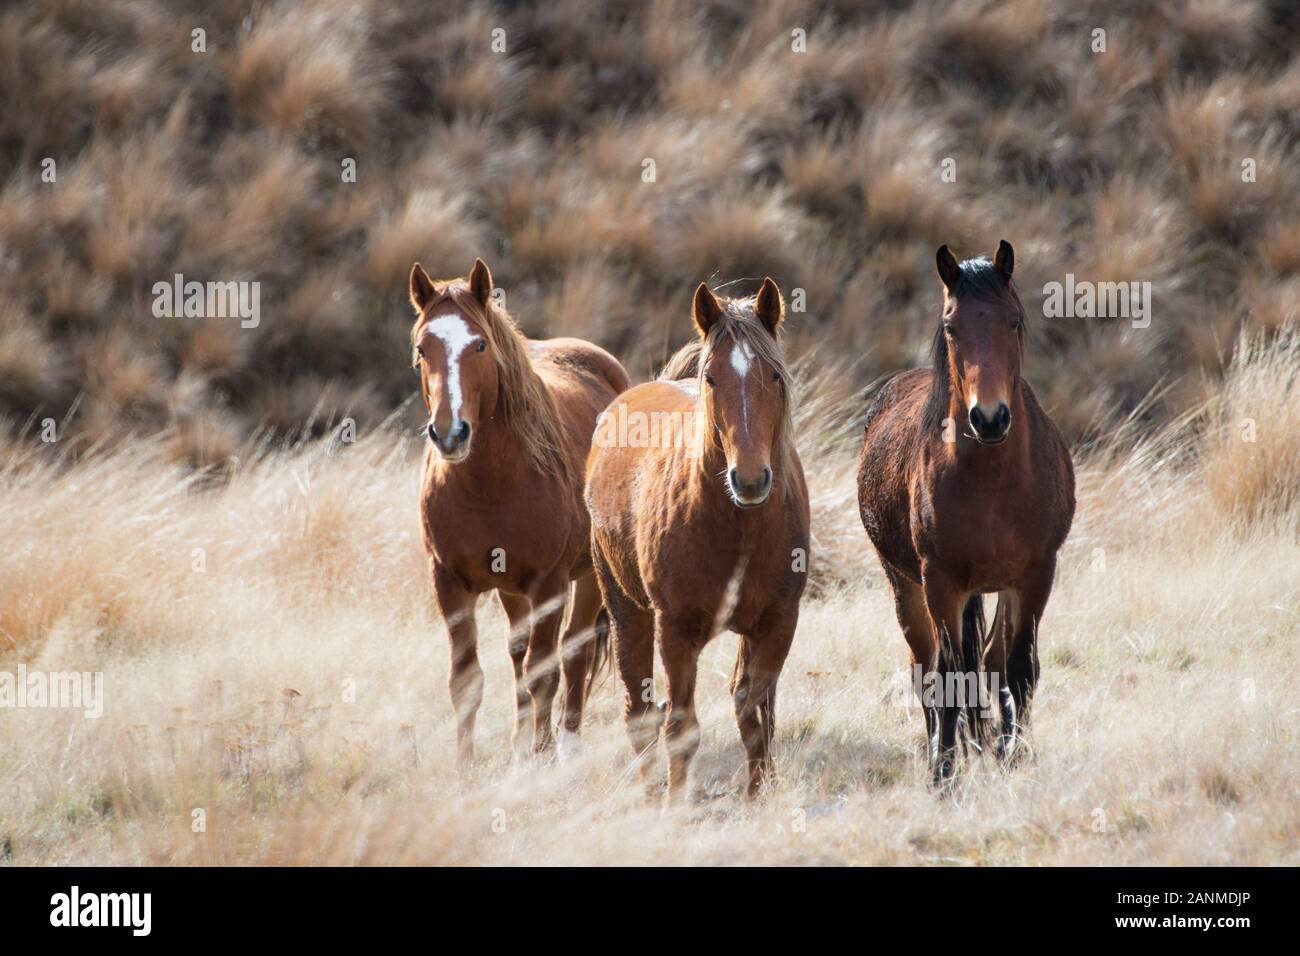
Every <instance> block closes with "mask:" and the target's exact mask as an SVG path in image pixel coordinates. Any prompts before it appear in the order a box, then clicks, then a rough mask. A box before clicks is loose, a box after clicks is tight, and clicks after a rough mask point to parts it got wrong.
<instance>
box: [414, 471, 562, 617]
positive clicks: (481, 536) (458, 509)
mask: <svg viewBox="0 0 1300 956" xmlns="http://www.w3.org/2000/svg"><path fill="white" fill-rule="evenodd" d="M572 511H573V509H572V508H566V507H564V506H563V503H562V502H561V501H560V500H559V499H558V498H557V497H556V496H554V495H548V494H544V493H535V494H533V495H531V496H529V495H520V496H511V497H510V498H509V499H506V500H503V501H501V502H491V503H488V502H478V501H475V502H471V501H465V500H456V498H455V496H452V495H441V496H440V495H439V494H438V493H437V492H436V491H435V492H433V493H431V494H429V495H427V496H426V499H425V544H426V547H427V548H428V550H429V553H430V555H431V556H432V557H433V559H434V560H435V561H436V562H437V563H438V564H440V565H442V566H443V567H446V568H448V569H449V570H451V571H452V572H453V573H455V574H456V575H457V576H458V577H459V578H461V579H462V580H464V581H466V582H468V583H469V584H470V585H471V586H472V587H473V588H474V589H475V590H480V591H481V590H490V589H492V588H498V587H505V588H506V589H507V590H510V591H519V592H522V591H527V590H529V589H530V588H531V587H532V586H533V585H534V584H536V583H538V581H539V579H540V578H542V577H545V576H548V575H549V574H551V573H553V572H554V571H556V570H557V569H565V568H567V566H568V565H569V564H571V563H573V561H574V560H575V559H576V557H577V555H576V554H575V553H571V552H574V551H575V549H574V547H573V542H574V541H577V540H582V538H583V534H582V532H581V529H576V528H575V527H574V525H575V520H574V516H573V514H572V513H571V512H572Z"/></svg>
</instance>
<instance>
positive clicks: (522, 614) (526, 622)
mask: <svg viewBox="0 0 1300 956" xmlns="http://www.w3.org/2000/svg"><path fill="white" fill-rule="evenodd" d="M497 597H498V598H499V599H500V601H501V608H502V609H503V610H504V611H505V612H506V617H507V618H508V619H509V622H510V623H509V625H508V628H507V631H506V647H507V648H508V649H509V651H510V663H511V665H512V666H513V668H514V672H515V732H514V740H513V744H514V752H515V756H516V757H521V756H523V755H524V754H526V753H527V752H528V723H529V720H530V718H531V717H532V713H533V703H532V698H531V697H530V696H528V686H527V684H526V683H525V681H524V659H525V658H526V657H527V656H528V636H529V633H530V631H531V629H532V627H531V617H532V606H531V604H530V603H529V601H528V598H526V597H524V596H522V595H519V594H506V593H505V592H504V591H498V592H497Z"/></svg>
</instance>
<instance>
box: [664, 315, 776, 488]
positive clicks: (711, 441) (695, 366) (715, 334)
mask: <svg viewBox="0 0 1300 956" xmlns="http://www.w3.org/2000/svg"><path fill="white" fill-rule="evenodd" d="M754 303H755V297H754V296H750V297H748V298H744V299H728V298H723V297H721V296H719V297H718V304H719V305H721V306H722V315H721V316H719V317H718V319H717V321H715V322H714V323H713V326H712V327H711V328H710V329H709V334H708V335H707V336H706V337H704V338H703V339H700V338H696V339H695V340H693V341H691V342H689V343H688V344H686V345H683V346H682V347H681V348H680V349H678V350H677V351H676V352H675V353H673V356H672V358H670V359H669V360H668V363H667V364H666V365H665V366H664V368H663V371H661V372H660V373H659V379H660V380H661V381H669V382H673V381H682V380H683V379H689V378H694V379H696V380H697V385H698V394H699V395H700V396H701V398H700V401H703V395H704V381H703V377H704V366H705V364H706V363H707V361H708V357H709V355H710V354H711V353H712V352H713V350H714V349H715V348H716V347H717V345H718V343H719V342H721V341H722V340H723V339H730V340H731V341H733V342H736V343H740V342H747V343H749V346H750V348H752V349H753V350H754V353H755V354H756V355H757V356H758V357H759V358H761V359H763V361H765V362H767V363H768V364H769V365H771V366H772V368H773V370H774V371H776V373H777V374H779V375H780V376H781V381H782V382H783V383H784V384H785V387H784V388H783V389H782V390H781V400H782V403H783V407H782V409H781V418H780V422H779V424H778V425H777V429H776V440H775V442H774V443H773V447H772V459H773V461H775V462H776V468H775V469H774V470H775V472H776V474H775V475H774V476H773V480H774V481H778V482H781V483H782V487H783V494H785V495H787V496H788V495H789V494H791V492H792V491H793V489H794V483H793V482H790V481H786V476H788V475H790V474H793V469H794V452H795V449H794V443H793V442H792V441H791V440H790V436H791V435H792V434H793V433H794V425H793V422H792V418H791V415H792V410H793V408H794V403H795V396H794V392H793V389H794V376H793V375H791V374H790V369H789V366H788V365H787V364H786V361H785V356H784V355H783V354H782V352H781V343H780V341H779V336H780V331H781V330H780V328H779V327H778V329H777V335H776V336H773V335H772V334H771V333H770V332H768V331H767V328H766V326H764V325H763V323H762V322H761V321H759V318H758V316H757V315H756V314H755V312H754ZM704 432H705V436H704V442H705V445H706V448H710V447H717V442H718V434H717V429H715V428H713V427H709V428H706V429H704Z"/></svg>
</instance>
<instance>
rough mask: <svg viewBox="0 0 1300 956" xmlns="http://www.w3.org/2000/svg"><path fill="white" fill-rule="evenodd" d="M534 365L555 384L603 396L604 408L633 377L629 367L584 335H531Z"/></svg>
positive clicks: (602, 403) (550, 383)
mask: <svg viewBox="0 0 1300 956" xmlns="http://www.w3.org/2000/svg"><path fill="white" fill-rule="evenodd" d="M528 348H529V350H530V351H531V353H532V359H533V367H534V368H535V369H537V373H538V374H539V375H541V376H542V378H543V380H545V381H546V383H547V384H548V385H551V386H552V387H553V388H562V389H566V390H567V389H572V388H575V387H576V388H579V389H583V390H587V391H590V392H591V393H592V394H593V396H594V397H599V398H600V399H601V408H604V407H605V405H607V404H608V403H609V402H610V400H611V399H613V397H614V396H615V395H617V394H618V393H619V392H623V391H626V390H627V388H628V386H629V385H630V384H631V381H630V380H629V379H628V375H627V370H626V369H624V368H623V366H622V364H621V363H620V362H619V360H618V359H616V358H614V356H612V355H610V354H609V353H608V352H606V351H605V350H604V349H602V348H601V347H600V346H599V345H596V344H594V343H592V342H587V341H585V340H583V339H574V338H558V339H529V340H528Z"/></svg>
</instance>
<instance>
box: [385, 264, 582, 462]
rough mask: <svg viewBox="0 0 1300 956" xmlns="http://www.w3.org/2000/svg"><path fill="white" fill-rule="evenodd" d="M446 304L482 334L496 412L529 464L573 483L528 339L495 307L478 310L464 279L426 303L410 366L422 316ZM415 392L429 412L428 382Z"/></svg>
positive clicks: (560, 426) (414, 356) (564, 442)
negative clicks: (496, 380) (497, 392)
mask: <svg viewBox="0 0 1300 956" xmlns="http://www.w3.org/2000/svg"><path fill="white" fill-rule="evenodd" d="M447 300H450V301H451V302H452V304H454V305H455V306H456V307H457V308H458V309H460V310H461V311H462V312H463V313H465V314H466V315H467V316H469V318H470V319H471V321H473V322H474V324H476V325H477V326H478V327H479V328H481V329H482V330H483V334H484V335H485V336H486V337H487V340H488V345H489V347H490V348H491V350H492V355H493V357H494V358H495V359H496V363H497V373H498V375H499V377H500V381H501V400H500V401H501V404H500V406H499V407H500V409H501V414H502V416H503V418H504V420H505V422H506V425H507V426H508V427H510V428H511V429H513V430H514V432H515V434H516V435H517V436H518V438H519V441H520V442H521V443H522V444H523V446H524V453H525V454H526V455H527V457H528V460H529V462H530V463H531V464H532V466H533V467H534V468H535V469H536V470H537V471H539V472H541V473H542V474H544V475H555V476H558V477H559V478H560V480H561V481H563V482H565V483H566V484H573V483H574V482H575V481H576V480H577V477H576V471H575V468H574V463H573V459H572V457H571V456H570V454H569V442H568V438H567V437H566V434H565V431H564V420H563V419H562V418H561V417H560V409H559V406H558V405H557V404H556V403H555V396H554V395H552V394H551V390H550V389H549V388H547V386H546V383H545V382H543V381H542V378H541V376H540V375H538V374H537V371H536V370H535V369H534V368H533V363H532V359H530V358H529V355H528V340H527V338H525V336H524V333H523V332H522V331H521V330H520V328H519V326H518V325H517V324H515V320H514V319H512V318H511V317H510V315H509V314H508V313H507V312H506V311H505V310H504V309H501V308H498V307H497V305H496V304H495V303H489V304H488V305H487V306H484V305H483V303H482V302H480V301H479V299H478V297H477V296H476V295H474V293H473V292H471V291H470V287H469V283H468V282H466V281H465V280H464V279H453V280H451V281H450V282H448V283H446V284H445V285H441V284H440V292H439V294H438V296H437V297H436V298H435V299H433V300H432V301H430V302H429V303H428V305H427V306H426V307H425V309H424V313H423V314H422V315H421V316H420V318H419V319H418V320H417V321H416V323H415V325H414V326H413V327H412V329H411V365H412V367H414V368H416V369H418V368H419V367H420V355H419V353H418V352H417V351H416V348H415V347H416V345H417V343H418V342H419V338H420V332H421V330H422V329H423V327H424V323H425V316H427V315H428V314H429V312H430V311H431V310H432V309H433V308H434V307H436V306H438V305H439V304H441V303H443V302H445V301H447ZM420 392H421V394H422V395H423V396H424V405H425V407H426V408H430V407H431V406H430V402H429V384H428V379H427V378H426V377H425V376H423V375H421V376H420Z"/></svg>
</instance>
